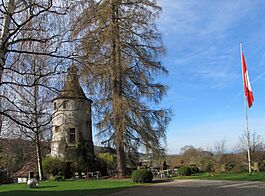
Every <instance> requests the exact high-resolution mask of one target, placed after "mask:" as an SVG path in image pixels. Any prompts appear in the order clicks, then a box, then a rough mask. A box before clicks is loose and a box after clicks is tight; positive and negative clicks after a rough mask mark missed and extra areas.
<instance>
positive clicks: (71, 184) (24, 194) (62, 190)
mask: <svg viewBox="0 0 265 196" xmlns="http://www.w3.org/2000/svg"><path fill="white" fill-rule="evenodd" d="M132 186H139V184H136V183H133V182H132V180H131V179H125V180H76V181H63V182H45V181H43V182H41V183H40V184H39V187H38V188H35V189H30V188H28V187H27V185H26V184H8V185H2V186H0V195H1V196H5V195H8V196H13V195H14V196H17V195H19V196H34V195H38V196H42V195H43V196H52V195H56V196H61V195H62V196H68V195H69V196H70V195H71V196H73V195H74V196H81V195H86V196H88V195H91V196H92V195H104V194H108V193H112V192H116V191H118V190H120V189H124V188H128V187H132Z"/></svg>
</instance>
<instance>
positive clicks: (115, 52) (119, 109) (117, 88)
mask: <svg viewBox="0 0 265 196" xmlns="http://www.w3.org/2000/svg"><path fill="white" fill-rule="evenodd" d="M110 3H111V11H112V63H113V64H112V104H113V115H114V129H115V146H116V155H117V170H118V177H119V178H122V177H125V175H126V159H125V153H124V146H123V142H124V117H125V116H124V111H123V106H122V96H123V95H122V87H123V81H122V63H121V48H120V37H119V25H118V17H119V10H118V4H119V0H111V1H110Z"/></svg>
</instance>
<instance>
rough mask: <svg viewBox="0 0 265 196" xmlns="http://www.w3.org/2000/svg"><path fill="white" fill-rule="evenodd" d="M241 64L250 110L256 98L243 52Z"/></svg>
mask: <svg viewBox="0 0 265 196" xmlns="http://www.w3.org/2000/svg"><path fill="white" fill-rule="evenodd" d="M241 62H242V76H243V83H244V91H245V96H246V99H247V101H248V107H249V108H250V107H251V106H252V103H253V102H254V96H253V93H252V89H251V85H250V82H249V77H248V70H247V65H246V61H245V57H244V53H243V52H242V53H241Z"/></svg>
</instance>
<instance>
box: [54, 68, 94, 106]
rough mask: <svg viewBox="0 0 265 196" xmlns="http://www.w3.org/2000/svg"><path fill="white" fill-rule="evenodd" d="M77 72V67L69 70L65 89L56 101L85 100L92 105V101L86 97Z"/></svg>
mask: <svg viewBox="0 0 265 196" xmlns="http://www.w3.org/2000/svg"><path fill="white" fill-rule="evenodd" d="M77 71H78V68H77V67H76V66H71V67H70V68H69V69H68V72H67V76H66V79H65V81H64V88H63V90H62V91H61V92H60V93H59V95H58V96H57V97H56V98H55V99H54V100H56V99H85V100H88V101H90V102H91V103H92V100H90V99H88V98H87V97H86V95H85V93H84V91H83V89H82V88H81V86H80V84H79V81H78V75H77ZM54 100H53V101H54Z"/></svg>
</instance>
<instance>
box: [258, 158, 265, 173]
mask: <svg viewBox="0 0 265 196" xmlns="http://www.w3.org/2000/svg"><path fill="white" fill-rule="evenodd" d="M259 170H260V171H261V172H265V160H263V161H262V162H261V163H260V164H259Z"/></svg>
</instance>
